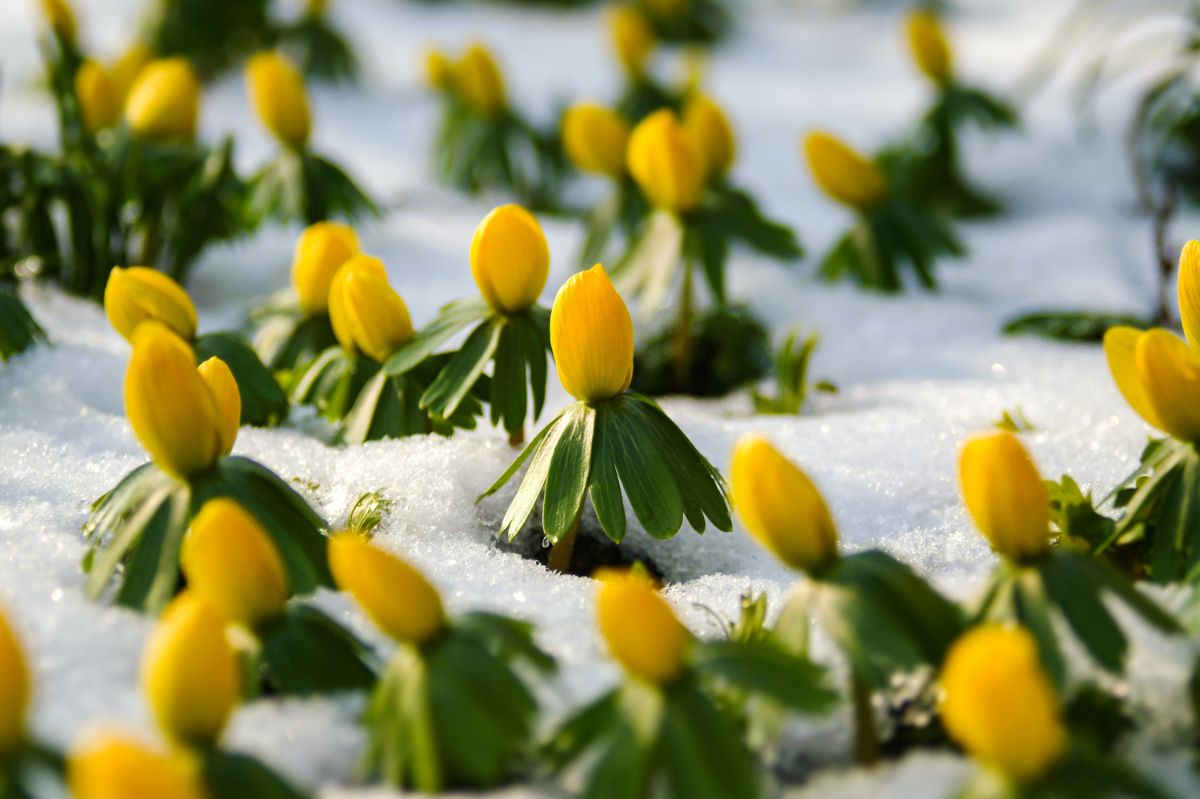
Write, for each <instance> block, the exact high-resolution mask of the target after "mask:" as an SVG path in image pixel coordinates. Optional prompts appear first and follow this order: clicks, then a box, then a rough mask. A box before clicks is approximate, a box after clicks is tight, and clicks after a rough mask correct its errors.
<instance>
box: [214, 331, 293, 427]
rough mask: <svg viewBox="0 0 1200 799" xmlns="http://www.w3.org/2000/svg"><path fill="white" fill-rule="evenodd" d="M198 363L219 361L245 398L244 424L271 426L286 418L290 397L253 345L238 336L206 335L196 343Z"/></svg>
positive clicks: (243, 401) (229, 334)
mask: <svg viewBox="0 0 1200 799" xmlns="http://www.w3.org/2000/svg"><path fill="white" fill-rule="evenodd" d="M193 346H194V347H195V350H196V362H197V363H203V362H204V361H206V360H208V359H209V358H212V357H217V358H220V359H221V360H222V361H224V362H225V365H226V366H228V367H229V371H231V372H232V373H233V378H234V380H236V381H237V385H238V392H239V393H240V394H241V398H242V419H241V421H242V424H248V425H256V426H259V427H270V426H272V425H276V424H279V423H280V422H282V421H283V420H284V419H286V418H287V414H288V398H287V394H285V393H284V391H283V389H282V388H281V387H280V385H279V383H278V382H276V380H275V376H274V375H272V374H271V372H270V370H268V369H267V367H265V366H263V364H262V361H260V360H259V359H258V355H257V354H256V353H255V352H254V350H253V349H252V348H251V347H250V344H249V343H248V342H247V341H246V340H245V339H243V338H242V337H241V336H239V335H238V334H236V333H207V334H205V335H202V336H199V337H198V338H197V339H196V341H195V342H194V345H193Z"/></svg>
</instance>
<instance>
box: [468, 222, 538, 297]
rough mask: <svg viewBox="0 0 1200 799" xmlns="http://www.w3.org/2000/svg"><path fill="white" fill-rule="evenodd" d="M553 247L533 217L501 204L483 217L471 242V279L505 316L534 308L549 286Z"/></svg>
mask: <svg viewBox="0 0 1200 799" xmlns="http://www.w3.org/2000/svg"><path fill="white" fill-rule="evenodd" d="M549 273H550V248H549V247H548V246H547V245H546V234H544V233H542V226H541V225H539V224H538V221H537V219H535V218H534V216H533V214H531V213H529V212H528V211H526V210H525V209H524V208H522V207H521V206H519V205H514V204H509V205H501V206H500V207H499V208H496V209H494V210H493V211H492V212H491V213H490V214H488V215H487V216H485V217H484V218H483V221H482V222H480V223H479V227H477V228H475V237H474V238H473V239H471V276H472V277H474V278H475V285H476V286H478V287H479V293H480V294H482V295H483V298H484V299H485V300H487V302H488V305H490V306H492V307H493V308H495V309H496V310H497V311H500V312H501V313H510V314H511V313H520V312H521V311H524V310H526V309H528V308H530V307H532V306H533V304H534V303H536V302H537V300H538V297H539V296H541V293H542V289H544V288H545V287H546V276H547V275H548V274H549Z"/></svg>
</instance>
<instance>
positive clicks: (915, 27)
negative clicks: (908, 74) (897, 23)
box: [904, 10, 954, 84]
mask: <svg viewBox="0 0 1200 799" xmlns="http://www.w3.org/2000/svg"><path fill="white" fill-rule="evenodd" d="M904 27H905V32H906V33H907V35H908V46H909V49H910V50H912V54H913V60H915V61H916V62H917V67H918V68H919V69H920V70H921V71H922V72H923V73H925V76H926V77H927V78H929V79H930V80H932V81H933V82H934V83H937V84H946V83H949V82H950V80H951V78H953V77H954V55H953V53H951V51H950V43H949V42H947V41H946V32H945V31H944V30H943V29H942V22H941V20H939V19H938V17H937V14H934V13H933V12H932V11H927V10H920V11H914V12H912V13H911V14H909V15H908V21H907V22H906V23H905V26H904Z"/></svg>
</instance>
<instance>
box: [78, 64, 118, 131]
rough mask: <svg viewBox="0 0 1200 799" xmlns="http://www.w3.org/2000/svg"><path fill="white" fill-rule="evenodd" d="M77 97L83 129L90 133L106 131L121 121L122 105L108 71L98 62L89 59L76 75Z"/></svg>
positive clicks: (80, 66) (81, 65)
mask: <svg viewBox="0 0 1200 799" xmlns="http://www.w3.org/2000/svg"><path fill="white" fill-rule="evenodd" d="M75 96H76V97H77V98H78V99H79V113H80V116H81V117H82V118H83V127H84V128H85V129H86V130H87V131H88V132H89V133H95V132H96V131H99V130H104V129H105V128H107V127H111V126H112V125H115V124H116V123H117V121H118V120H120V119H121V103H120V98H119V97H118V96H117V89H116V87H115V86H114V85H113V81H112V78H111V77H110V76H109V74H108V70H106V69H105V68H104V66H103V65H101V64H100V63H99V62H97V61H93V60H92V59H90V58H89V59H87V60H86V61H84V62H83V63H82V64H80V65H79V70H78V71H77V72H76V73H75Z"/></svg>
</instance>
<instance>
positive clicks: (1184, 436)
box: [1104, 327, 1200, 442]
mask: <svg viewBox="0 0 1200 799" xmlns="http://www.w3.org/2000/svg"><path fill="white" fill-rule="evenodd" d="M1104 352H1105V354H1106V355H1107V356H1108V366H1109V369H1110V370H1111V371H1112V375H1113V379H1114V380H1115V381H1116V383H1117V387H1118V388H1119V389H1120V390H1121V395H1122V396H1123V397H1124V398H1125V401H1126V402H1128V403H1129V405H1130V406H1131V407H1132V408H1133V409H1134V410H1135V411H1137V412H1138V414H1139V415H1140V416H1141V417H1142V418H1143V419H1145V420H1146V422H1147V423H1148V424H1150V425H1151V426H1153V427H1156V428H1158V429H1159V430H1162V431H1163V432H1164V433H1167V434H1169V435H1171V436H1174V437H1175V438H1178V439H1180V440H1182V441H1190V442H1197V441H1200V354H1198V353H1197V352H1196V351H1195V350H1193V349H1190V348H1189V347H1188V345H1187V344H1186V343H1184V342H1183V340H1181V339H1180V338H1178V337H1177V336H1176V335H1174V334H1173V333H1170V332H1169V331H1166V330H1161V329H1158V330H1149V331H1146V332H1142V331H1140V330H1134V329H1133V328H1129V327H1117V328H1112V329H1110V330H1109V331H1108V332H1107V333H1106V334H1105V335H1104Z"/></svg>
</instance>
